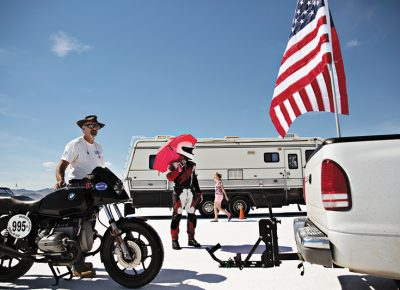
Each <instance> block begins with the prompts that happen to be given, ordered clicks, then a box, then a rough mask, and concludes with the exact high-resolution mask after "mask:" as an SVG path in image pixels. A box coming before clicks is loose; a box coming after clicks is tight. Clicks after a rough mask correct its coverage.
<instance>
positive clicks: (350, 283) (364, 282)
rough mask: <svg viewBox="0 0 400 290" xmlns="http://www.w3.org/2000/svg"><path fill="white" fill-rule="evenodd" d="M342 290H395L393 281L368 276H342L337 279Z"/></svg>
mask: <svg viewBox="0 0 400 290" xmlns="http://www.w3.org/2000/svg"><path fill="white" fill-rule="evenodd" d="M338 279H339V282H340V285H341V286H342V290H371V289H374V290H397V289H398V288H397V286H396V283H395V281H393V280H390V279H385V278H381V277H375V276H370V275H365V276H358V275H343V276H339V277H338Z"/></svg>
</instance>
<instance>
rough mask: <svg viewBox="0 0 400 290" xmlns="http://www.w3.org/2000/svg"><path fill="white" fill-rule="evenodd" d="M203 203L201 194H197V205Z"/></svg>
mask: <svg viewBox="0 0 400 290" xmlns="http://www.w3.org/2000/svg"><path fill="white" fill-rule="evenodd" d="M202 202H203V194H202V193H201V192H199V193H198V194H197V203H202Z"/></svg>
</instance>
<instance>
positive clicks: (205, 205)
mask: <svg viewBox="0 0 400 290" xmlns="http://www.w3.org/2000/svg"><path fill="white" fill-rule="evenodd" d="M199 212H200V214H201V215H202V216H203V217H213V216H214V201H213V200H212V199H210V198H205V199H204V200H203V202H202V203H201V204H200V205H199Z"/></svg>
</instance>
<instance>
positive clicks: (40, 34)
mask: <svg viewBox="0 0 400 290" xmlns="http://www.w3.org/2000/svg"><path fill="white" fill-rule="evenodd" d="M295 5H296V1H294V0H290V1H289V0H284V1H283V0H282V1H269V0H249V1H244V0H201V1H200V0H196V1H195V0H169V1H163V0H146V1H134V0H132V1H131V0H129V1H123V0H119V1H99V0H85V1H79V0H68V1H66V0H59V1H53V0H41V1H39V0H36V1H22V0H2V1H0V186H9V187H12V188H14V187H15V185H16V184H18V187H19V188H29V189H40V188H45V187H52V186H53V185H54V183H55V177H54V176H55V173H54V170H55V169H54V166H55V164H56V163H57V162H58V161H59V159H60V156H61V154H62V151H63V149H64V146H65V144H66V143H67V142H68V141H69V140H71V139H73V138H76V137H78V136H80V135H81V130H80V129H79V128H78V127H77V126H76V124H75V122H76V121H77V120H78V119H80V118H82V117H84V116H86V115H89V114H97V115H98V117H99V120H100V121H101V122H104V123H106V127H105V128H104V129H102V130H101V131H100V133H99V136H98V138H97V141H98V142H99V143H101V144H102V145H103V149H104V153H105V156H106V161H107V162H108V164H109V166H110V167H111V169H113V170H114V171H115V172H117V174H120V173H121V172H122V169H123V167H124V163H125V159H126V156H127V154H128V147H129V144H130V140H131V137H132V136H136V135H139V136H155V135H160V134H168V135H179V134H181V133H192V134H193V135H194V136H196V137H223V136H227V135H235V136H242V137H276V136H278V133H277V132H276V130H275V128H274V127H273V125H272V123H271V120H270V118H269V115H268V110H269V105H270V101H271V97H272V93H273V88H274V84H275V80H276V76H277V73H278V68H279V64H280V61H281V58H282V55H283V52H284V50H285V47H286V44H287V40H288V36H289V32H290V24H291V20H292V18H293V14H294V9H295ZM329 5H330V9H331V12H332V14H333V19H334V22H335V25H336V28H337V31H338V34H339V38H340V42H341V46H342V54H343V59H344V65H345V71H346V76H347V88H348V96H349V109H350V116H341V117H340V121H341V128H342V135H343V136H352V135H376V134H394V133H400V114H399V113H398V110H399V107H400V98H399V90H398V88H397V85H398V84H399V72H398V71H399V68H400V57H399V54H398V49H399V41H400V38H399V28H400V24H399V22H398V11H399V10H400V1H397V0H392V1H389V0H383V1H372V0H347V1H344V0H341V1H339V0H337V1H334V0H331V1H329ZM289 132H291V133H297V134H298V135H300V136H321V137H332V136H335V135H336V129H335V121H334V115H333V114H331V113H309V114H305V115H303V116H300V117H299V118H298V119H296V121H295V122H294V123H293V124H292V126H291V128H290V130H289Z"/></svg>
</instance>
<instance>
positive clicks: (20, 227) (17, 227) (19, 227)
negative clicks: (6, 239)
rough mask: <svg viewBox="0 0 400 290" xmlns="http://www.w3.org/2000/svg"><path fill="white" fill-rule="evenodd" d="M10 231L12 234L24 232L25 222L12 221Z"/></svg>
mask: <svg viewBox="0 0 400 290" xmlns="http://www.w3.org/2000/svg"><path fill="white" fill-rule="evenodd" d="M12 230H13V232H21V231H22V232H24V231H25V230H26V221H13V223H12Z"/></svg>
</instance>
